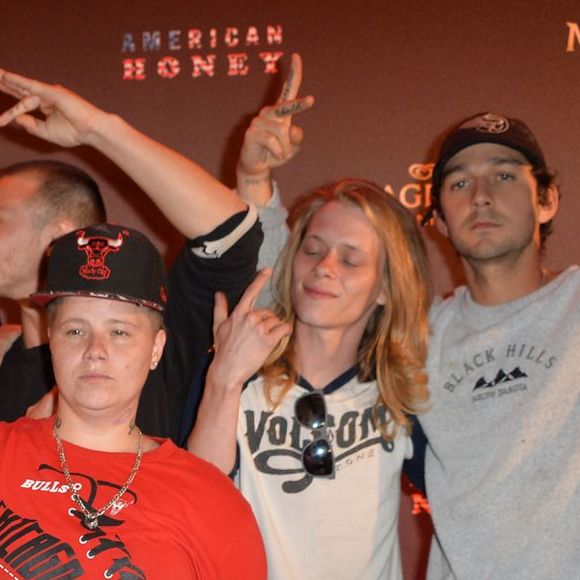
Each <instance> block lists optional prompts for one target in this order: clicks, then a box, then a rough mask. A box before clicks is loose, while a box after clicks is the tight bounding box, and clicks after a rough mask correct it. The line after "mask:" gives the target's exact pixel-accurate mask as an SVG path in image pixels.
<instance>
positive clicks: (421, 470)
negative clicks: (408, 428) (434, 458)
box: [403, 416, 427, 493]
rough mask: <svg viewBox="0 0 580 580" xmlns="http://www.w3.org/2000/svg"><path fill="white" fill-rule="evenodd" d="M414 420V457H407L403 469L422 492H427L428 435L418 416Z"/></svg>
mask: <svg viewBox="0 0 580 580" xmlns="http://www.w3.org/2000/svg"><path fill="white" fill-rule="evenodd" d="M411 419H412V421H413V431H412V434H411V438H412V440H413V457H412V458H411V459H405V461H404V463H403V471H404V472H405V473H406V474H407V477H408V478H409V479H410V480H411V483H412V484H413V485H414V486H415V487H416V488H417V489H418V490H419V491H421V492H423V493H425V449H426V448H427V437H426V436H425V433H424V432H423V429H422V428H421V424H420V423H419V421H418V420H417V417H415V416H413V417H411Z"/></svg>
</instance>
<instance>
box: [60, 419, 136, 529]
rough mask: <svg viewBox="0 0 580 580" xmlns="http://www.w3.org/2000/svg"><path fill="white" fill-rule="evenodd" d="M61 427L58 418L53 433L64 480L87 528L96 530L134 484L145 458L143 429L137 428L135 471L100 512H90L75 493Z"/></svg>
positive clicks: (132, 471) (133, 470) (132, 470)
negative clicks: (106, 514)
mask: <svg viewBox="0 0 580 580" xmlns="http://www.w3.org/2000/svg"><path fill="white" fill-rule="evenodd" d="M60 425H61V420H60V419H59V418H58V417H57V418H56V419H55V421H54V427H53V429H52V433H53V435H54V439H55V441H56V447H57V449H58V456H59V457H60V465H61V467H62V470H63V472H64V478H65V479H66V482H67V484H68V486H69V489H70V490H71V491H72V493H71V496H70V498H71V499H72V500H73V501H74V502H75V503H76V504H77V505H78V506H79V508H80V510H81V512H83V514H84V516H85V526H87V528H89V529H90V530H94V529H95V528H97V527H98V526H99V518H100V517H101V516H102V515H103V514H104V513H105V512H106V511H107V510H108V509H109V508H111V507H112V506H113V505H114V504H115V503H117V502H118V501H119V500H120V499H121V497H122V496H123V494H124V493H125V492H126V491H127V490H128V489H129V486H130V485H131V484H132V483H133V480H134V479H135V476H136V475H137V472H138V471H139V466H140V465H141V459H142V457H143V448H142V447H141V440H142V438H143V433H141V429H139V427H137V433H138V434H139V443H138V447H137V457H136V458H135V464H134V465H133V469H131V473H130V474H129V477H128V478H127V481H126V482H125V483H124V484H123V487H121V489H120V490H119V491H118V492H117V493H116V494H115V495H114V496H113V498H112V499H111V500H110V501H109V502H108V503H107V505H105V506H104V507H102V508H101V509H100V510H92V511H89V510H88V509H87V506H86V505H85V502H84V500H83V499H82V498H81V496H80V495H79V494H78V493H77V492H76V491H75V488H74V482H73V480H72V477H71V475H70V470H69V468H68V464H67V462H66V457H65V454H64V448H63V446H62V441H61V440H60V436H59V434H58V430H59V428H60Z"/></svg>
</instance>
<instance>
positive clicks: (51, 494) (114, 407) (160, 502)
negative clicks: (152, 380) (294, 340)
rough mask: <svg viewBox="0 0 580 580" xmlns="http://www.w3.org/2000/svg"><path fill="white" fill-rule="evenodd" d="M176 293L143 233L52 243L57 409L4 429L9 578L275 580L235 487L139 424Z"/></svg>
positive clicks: (87, 235)
mask: <svg viewBox="0 0 580 580" xmlns="http://www.w3.org/2000/svg"><path fill="white" fill-rule="evenodd" d="M166 287H167V281H166V276H165V268H164V264H163V260H162V258H161V256H160V255H159V253H158V251H157V250H156V248H155V247H154V246H153V244H152V243H151V242H150V241H149V240H148V239H147V238H146V237H145V236H143V235H142V234H141V233H139V232H138V231H136V230H133V229H130V228H127V227H124V226H115V225H111V224H101V225H98V226H92V227H87V228H83V229H82V230H77V231H75V232H72V233H70V234H68V235H66V236H64V237H62V238H60V239H59V240H57V241H56V242H55V244H54V245H53V247H52V251H51V256H50V258H49V264H48V275H47V286H46V290H43V291H42V292H38V293H36V294H35V295H33V297H32V299H33V300H35V301H36V302H38V303H40V304H45V305H47V308H48V330H49V343H50V349H51V353H52V359H53V365H54V373H55V377H56V382H57V388H58V392H59V404H58V411H57V414H56V416H53V417H51V418H49V419H41V420H33V419H28V418H23V419H20V420H18V421H15V422H13V423H0V473H1V474H2V475H1V477H0V498H1V499H2V501H1V502H0V519H2V520H9V521H10V526H9V527H8V528H7V529H5V530H4V540H5V542H4V544H3V546H4V547H3V550H2V551H1V552H0V567H1V568H2V569H4V570H6V571H7V573H8V574H9V575H14V574H15V575H16V577H28V576H29V574H30V570H36V571H38V570H39V569H43V570H44V572H46V573H47V574H49V575H50V576H51V577H67V578H77V577H80V576H86V577H90V578H96V577H106V578H113V577H115V578H116V577H119V578H121V577H131V578H145V577H148V578H248V579H250V578H251V579H254V578H257V579H259V578H265V577H266V560H265V554H264V549H263V545H262V541H261V538H260V533H259V531H258V527H257V524H256V522H255V520H254V517H253V515H252V511H251V509H250V507H249V505H248V504H247V503H246V502H245V501H244V500H243V498H242V497H241V495H240V494H239V492H238V491H237V490H236V489H235V488H234V486H233V484H232V482H231V481H230V480H229V479H228V478H227V477H226V476H225V475H223V474H221V473H220V472H219V470H218V469H216V468H215V467H213V466H212V465H210V464H208V463H206V462H204V461H202V460H200V459H198V458H196V457H194V456H193V455H192V454H190V453H188V452H186V451H184V450H181V449H178V448H177V447H176V446H175V445H174V444H173V443H172V442H171V441H169V440H167V439H165V440H164V439H160V438H153V437H148V436H146V435H144V434H142V432H141V430H140V429H139V427H138V426H136V424H135V420H134V418H135V416H136V413H137V407H138V405H139V399H140V395H141V391H142V389H143V386H144V384H145V381H146V379H147V376H148V374H149V372H150V371H151V370H153V369H155V368H156V367H157V365H158V363H159V360H160V359H161V356H162V353H163V348H164V345H165V342H166V333H165V329H164V328H163V316H162V314H163V311H164V310H165V306H166V302H167V293H166ZM30 522H34V526H30V525H29V523H30ZM56 546H58V549H55V547H56ZM36 573H37V572H35V574H36Z"/></svg>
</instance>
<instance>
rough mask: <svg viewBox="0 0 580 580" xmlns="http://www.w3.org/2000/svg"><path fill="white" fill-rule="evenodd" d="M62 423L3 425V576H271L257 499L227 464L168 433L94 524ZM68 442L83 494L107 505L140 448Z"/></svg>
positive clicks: (0, 514)
mask: <svg viewBox="0 0 580 580" xmlns="http://www.w3.org/2000/svg"><path fill="white" fill-rule="evenodd" d="M53 421H54V420H53V419H47V420H40V421H34V420H31V419H20V420H18V421H16V422H15V423H0V577H3V573H7V574H8V576H9V577H13V578H14V577H15V578H26V579H34V580H40V579H49V578H55V579H56V578H59V579H66V578H80V577H82V578H119V579H120V578H123V579H132V578H149V579H163V580H165V579H168V578H172V579H173V578H175V579H179V580H181V579H189V578H205V579H208V578H211V579H213V578H216V579H218V578H224V579H225V578H236V579H241V578H248V579H252V580H256V579H262V578H266V560H265V555H264V548H263V544H262V540H261V538H260V534H259V531H258V528H257V526H256V523H255V520H254V517H253V515H252V512H251V508H250V507H249V505H248V504H247V503H246V502H245V500H244V499H243V498H242V497H241V495H240V494H239V493H238V491H237V490H236V489H235V487H234V486H233V484H232V482H231V481H230V480H229V479H228V478H227V477H225V476H224V475H223V474H222V473H221V472H220V471H219V470H218V469H216V468H215V467H214V466H212V465H210V464H209V463H206V462H205V461H202V460H201V459H199V458H196V457H194V456H193V455H191V454H189V453H187V452H185V451H183V450H182V449H178V448H177V447H176V446H175V445H174V444H173V443H171V442H170V441H168V440H157V441H158V442H159V443H160V446H159V447H158V448H157V449H154V450H153V451H149V452H147V453H145V454H144V455H143V460H142V463H141V467H140V468H139V471H138V472H137V475H136V477H135V480H134V481H133V483H132V484H131V487H130V489H129V490H128V491H127V492H126V493H125V494H124V495H123V497H122V498H121V499H120V500H119V502H117V504H116V505H114V506H113V507H111V508H110V509H109V510H108V511H107V512H106V513H105V514H104V515H103V516H101V517H100V518H99V527H98V528H96V529H95V530H90V529H88V528H87V527H85V526H84V524H83V521H84V520H83V516H82V513H81V512H80V510H79V509H78V507H77V506H76V504H75V503H74V502H73V501H72V500H71V498H70V491H69V489H68V485H67V484H66V481H65V479H64V475H63V474H62V469H61V465H60V460H59V457H58V453H57V448H56V443H55V441H54V437H53V435H52V427H53ZM63 444H64V450H65V453H66V458H67V463H68V466H69V469H70V472H71V475H72V480H73V482H74V483H75V484H76V485H79V486H80V487H79V489H78V493H79V494H80V496H81V497H82V498H83V500H85V501H88V502H89V504H90V505H93V506H94V507H95V509H101V508H102V507H103V506H104V505H106V504H107V503H108V501H109V500H110V499H111V498H112V497H113V496H114V495H115V493H116V492H117V491H118V489H119V488H120V487H121V486H122V485H123V483H124V482H125V480H126V479H127V477H128V475H129V473H130V471H131V469H132V467H133V465H134V462H135V454H134V453H106V452H99V451H91V450H88V449H84V448H82V447H77V446H75V445H72V444H70V443H67V442H66V441H65V442H63Z"/></svg>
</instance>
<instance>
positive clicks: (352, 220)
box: [188, 179, 429, 580]
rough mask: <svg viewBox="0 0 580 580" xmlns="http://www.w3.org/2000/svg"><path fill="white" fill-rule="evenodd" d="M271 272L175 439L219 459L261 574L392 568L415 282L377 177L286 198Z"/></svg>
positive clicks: (417, 374) (419, 367) (421, 262)
mask: <svg viewBox="0 0 580 580" xmlns="http://www.w3.org/2000/svg"><path fill="white" fill-rule="evenodd" d="M290 223H291V225H292V232H291V235H290V239H289V240H288V243H287V245H286V248H285V250H284V251H283V253H282V255H281V257H280V259H279V261H278V263H277V265H276V268H275V271H274V283H273V288H274V296H275V300H276V302H275V305H274V307H273V310H268V309H255V308H254V304H255V300H256V297H257V295H258V293H259V291H260V288H261V287H262V286H263V285H264V284H265V282H266V280H267V278H268V273H261V274H260V275H259V276H258V277H257V279H256V281H255V282H254V283H253V284H252V285H251V286H250V288H249V289H248V291H247V292H246V294H245V295H244V297H243V298H242V300H241V301H240V303H239V304H238V306H237V307H236V309H235V310H234V311H233V313H232V314H231V315H230V316H229V317H228V316H227V304H226V303H225V299H224V298H223V296H221V295H218V296H217V297H216V307H215V316H214V340H215V355H214V359H213V362H212V363H211V365H210V367H209V370H208V372H207V377H206V381H205V390H204V394H203V399H202V401H201V405H200V408H199V413H198V416H197V421H196V423H195V426H194V428H193V431H192V432H191V435H190V437H189V441H188V447H189V449H190V451H193V452H194V453H196V454H197V455H199V456H201V457H204V458H205V459H207V460H209V461H211V462H213V463H215V464H216V465H217V466H218V467H219V468H220V469H222V471H224V472H225V473H235V477H236V479H237V481H238V485H239V487H240V489H241V491H242V493H243V494H244V495H245V497H246V498H247V499H248V501H249V502H250V504H251V505H252V508H253V510H254V513H255V515H256V518H257V520H258V523H259V526H260V529H261V533H262V536H263V538H264V542H265V545H266V550H267V555H268V566H269V577H270V578H284V579H286V578H288V579H290V578H297V579H298V578H300V579H301V580H303V579H306V578H317V579H319V578H349V579H353V578H365V579H366V578H369V579H372V578H376V579H378V578H390V579H396V578H401V577H402V571H401V562H400V554H399V545H398V537H397V521H398V512H399V497H400V474H401V469H402V464H403V461H404V460H405V459H406V458H410V457H411V456H412V454H413V445H412V442H411V438H410V416H411V415H413V414H415V413H417V412H419V411H420V410H421V407H423V406H424V404H425V402H426V401H427V398H428V395H427V388H426V376H425V373H424V370H423V369H424V364H425V357H426V353H427V340H428V323H427V309H428V304H429V297H428V296H429V292H428V282H427V263H426V256H425V250H424V247H423V242H422V239H421V236H420V233H419V231H418V227H417V224H416V222H415V219H414V217H413V216H412V215H411V214H410V213H409V212H408V211H407V210H406V209H405V208H403V207H402V206H401V204H400V203H399V202H398V201H397V200H396V199H394V198H393V197H392V196H390V195H388V194H387V193H385V192H384V191H383V190H382V189H381V188H379V187H378V186H376V185H374V184H372V183H370V182H368V181H364V180H360V179H343V180H341V181H338V182H336V183H333V184H331V185H329V186H327V187H324V188H322V189H320V190H317V191H315V192H313V193H312V194H311V195H309V196H307V197H306V198H304V199H303V200H301V201H300V203H298V205H297V206H296V207H295V209H294V211H293V213H292V216H291V219H290Z"/></svg>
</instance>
